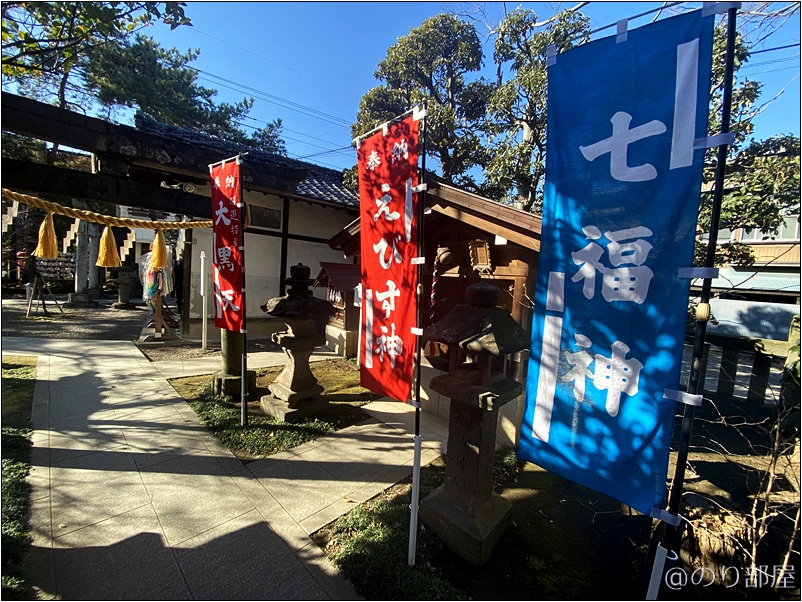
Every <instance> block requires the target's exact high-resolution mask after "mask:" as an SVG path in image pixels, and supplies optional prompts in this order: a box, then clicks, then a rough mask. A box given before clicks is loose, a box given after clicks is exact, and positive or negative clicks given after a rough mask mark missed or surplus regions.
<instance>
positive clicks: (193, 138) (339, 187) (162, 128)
mask: <svg viewBox="0 0 802 602" xmlns="http://www.w3.org/2000/svg"><path fill="white" fill-rule="evenodd" d="M134 123H135V124H136V129H138V130H140V131H143V132H148V133H151V134H158V135H160V136H166V137H168V138H172V139H174V140H183V141H185V142H188V143H190V144H193V145H196V146H200V147H204V148H208V149H213V150H215V151H219V152H221V153H224V154H225V153H227V154H229V155H236V154H237V153H243V152H247V153H248V161H249V162H254V163H259V164H262V165H269V166H274V167H289V168H293V169H306V170H308V173H309V175H308V176H307V178H306V180H304V181H303V182H301V183H300V184H298V188H297V190H296V191H295V194H298V195H300V196H305V197H309V198H311V199H318V200H321V201H329V202H332V203H337V204H340V205H345V206H347V207H353V208H358V207H359V195H358V194H357V193H356V192H354V191H353V190H350V189H348V188H346V187H345V186H343V183H342V179H343V178H342V173H340V172H339V171H336V170H334V169H328V168H326V167H321V166H320V165H315V164H314V163H307V162H305V161H298V160H296V159H290V158H289V157H285V156H283V155H276V154H273V153H266V152H264V151H261V150H257V149H255V148H253V147H250V146H248V145H247V144H239V143H237V142H231V141H228V140H220V139H218V138H213V137H212V136H207V135H206V134H199V133H197V132H193V131H192V130H188V129H186V128H181V127H177V126H173V125H168V124H166V123H161V122H159V121H156V120H155V119H151V118H149V117H146V116H145V115H143V114H142V113H139V112H137V114H136V116H135V118H134Z"/></svg>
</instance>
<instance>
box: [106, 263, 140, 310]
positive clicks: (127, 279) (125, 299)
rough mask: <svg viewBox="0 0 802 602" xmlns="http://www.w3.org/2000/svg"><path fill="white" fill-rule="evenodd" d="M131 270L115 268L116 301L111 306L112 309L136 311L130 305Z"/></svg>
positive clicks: (134, 306)
mask: <svg viewBox="0 0 802 602" xmlns="http://www.w3.org/2000/svg"><path fill="white" fill-rule="evenodd" d="M132 273H133V272H131V270H128V269H126V268H124V267H120V268H117V301H115V302H114V303H112V304H111V306H112V308H114V309H136V305H134V304H133V303H131V274H132Z"/></svg>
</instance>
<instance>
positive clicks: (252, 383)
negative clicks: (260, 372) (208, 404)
mask: <svg viewBox="0 0 802 602" xmlns="http://www.w3.org/2000/svg"><path fill="white" fill-rule="evenodd" d="M247 386H248V392H250V391H253V390H254V389H256V371H255V370H248V376H247ZM212 391H213V392H214V394H215V395H242V377H241V376H240V375H239V374H225V373H224V372H215V373H214V374H212Z"/></svg>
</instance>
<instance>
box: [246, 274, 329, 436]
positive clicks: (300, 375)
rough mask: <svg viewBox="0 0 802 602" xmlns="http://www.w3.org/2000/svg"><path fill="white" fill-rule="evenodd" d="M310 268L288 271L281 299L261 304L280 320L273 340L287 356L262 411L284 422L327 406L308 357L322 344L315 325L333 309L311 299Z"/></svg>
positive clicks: (267, 311) (265, 310)
mask: <svg viewBox="0 0 802 602" xmlns="http://www.w3.org/2000/svg"><path fill="white" fill-rule="evenodd" d="M309 275H310V269H309V267H308V266H305V265H303V264H301V263H299V264H297V265H294V266H292V267H291V268H290V278H287V279H286V280H285V281H284V282H285V283H286V284H289V285H290V290H289V291H288V293H287V296H285V297H276V298H273V299H270V300H269V301H268V302H267V303H265V304H264V305H262V306H261V307H262V311H264V312H265V313H267V314H269V315H271V316H275V317H277V318H282V319H283V320H284V323H285V325H286V326H287V330H286V331H282V332H277V333H275V334H273V337H272V338H273V341H274V342H275V343H278V344H279V345H281V348H282V349H283V350H284V353H285V354H286V356H287V364H286V365H285V366H284V370H282V372H281V374H279V376H278V378H277V379H276V380H274V381H273V382H272V383H270V385H268V388H269V389H270V392H271V395H265V396H263V397H262V401H261V406H262V411H263V412H264V413H265V414H267V415H269V416H272V417H273V418H275V419H276V420H281V421H284V422H290V421H292V420H298V419H300V418H305V417H307V416H312V415H315V414H319V413H321V412H323V411H325V410H326V408H327V407H328V400H325V399H321V398H320V394H321V393H322V392H323V387H322V386H321V385H319V384H318V382H317V378H315V375H314V374H312V370H311V369H310V367H309V357H310V356H311V355H312V352H313V351H314V350H315V347H318V346H319V345H323V344H325V342H326V337H325V334H323V331H322V329H320V328H319V326H318V323H319V322H320V321H321V320H324V319H326V318H328V317H329V316H330V315H332V314H334V313H336V311H337V310H336V308H335V307H334V306H333V305H332V304H331V303H329V302H328V301H325V300H323V299H317V298H316V297H313V296H312V291H311V290H310V289H309V286H310V285H311V284H312V283H313V282H314V281H313V280H311V279H310V278H309Z"/></svg>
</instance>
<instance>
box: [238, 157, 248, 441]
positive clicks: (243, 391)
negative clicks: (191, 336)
mask: <svg viewBox="0 0 802 602" xmlns="http://www.w3.org/2000/svg"><path fill="white" fill-rule="evenodd" d="M237 165H239V166H240V169H239V199H238V200H239V209H240V211H239V215H240V221H239V223H240V248H239V250H240V260H241V261H242V382H241V383H240V426H242V427H246V426H248V328H247V314H248V311H247V308H248V304H247V303H246V302H245V217H246V209H245V202H244V198H243V197H244V193H243V188H242V155H241V154H239V155H237Z"/></svg>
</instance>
